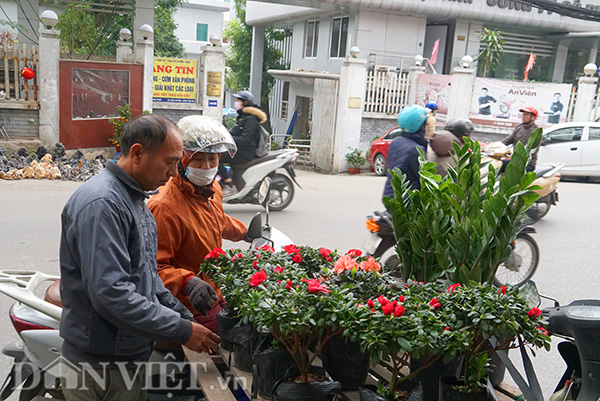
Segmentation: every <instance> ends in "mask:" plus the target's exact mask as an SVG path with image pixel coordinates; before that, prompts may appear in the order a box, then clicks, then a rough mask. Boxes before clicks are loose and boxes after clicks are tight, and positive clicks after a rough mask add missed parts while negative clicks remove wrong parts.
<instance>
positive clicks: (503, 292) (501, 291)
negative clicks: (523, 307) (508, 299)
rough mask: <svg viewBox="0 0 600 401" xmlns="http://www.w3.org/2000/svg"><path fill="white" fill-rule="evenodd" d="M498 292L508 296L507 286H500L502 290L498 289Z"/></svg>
mask: <svg viewBox="0 0 600 401" xmlns="http://www.w3.org/2000/svg"><path fill="white" fill-rule="evenodd" d="M498 292H499V293H502V295H506V286H505V285H503V286H500V288H498Z"/></svg>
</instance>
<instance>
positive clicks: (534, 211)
mask: <svg viewBox="0 0 600 401" xmlns="http://www.w3.org/2000/svg"><path fill="white" fill-rule="evenodd" d="M550 206H551V203H550V199H548V200H545V201H543V202H535V203H534V204H533V205H532V206H531V207H530V208H529V209H527V211H526V212H525V213H527V216H529V218H531V219H533V220H539V219H541V218H542V217H544V216H545V215H547V214H548V212H549V211H550Z"/></svg>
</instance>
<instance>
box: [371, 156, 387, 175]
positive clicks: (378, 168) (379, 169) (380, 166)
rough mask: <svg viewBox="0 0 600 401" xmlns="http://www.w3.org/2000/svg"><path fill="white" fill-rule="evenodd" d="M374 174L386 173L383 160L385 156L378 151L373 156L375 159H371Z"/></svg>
mask: <svg viewBox="0 0 600 401" xmlns="http://www.w3.org/2000/svg"><path fill="white" fill-rule="evenodd" d="M373 164H374V165H375V166H374V169H375V174H377V175H385V174H386V173H387V162H386V161H385V157H383V155H382V154H381V153H380V154H378V155H377V156H375V160H373Z"/></svg>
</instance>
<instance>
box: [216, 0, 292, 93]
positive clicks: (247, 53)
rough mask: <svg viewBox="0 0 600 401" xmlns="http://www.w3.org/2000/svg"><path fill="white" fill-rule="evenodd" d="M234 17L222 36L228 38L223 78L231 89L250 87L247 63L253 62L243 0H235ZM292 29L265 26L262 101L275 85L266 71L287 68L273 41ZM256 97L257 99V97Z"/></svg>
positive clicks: (248, 65)
mask: <svg viewBox="0 0 600 401" xmlns="http://www.w3.org/2000/svg"><path fill="white" fill-rule="evenodd" d="M235 17H236V18H235V19H232V20H231V21H230V22H229V24H228V25H227V27H226V28H225V37H226V38H227V40H228V42H229V44H230V45H229V49H228V50H227V53H226V62H225V64H226V66H227V67H228V69H227V71H226V74H225V82H226V83H227V86H229V87H230V88H231V89H233V90H234V91H239V90H244V89H248V88H249V87H250V65H251V62H252V27H251V26H249V25H248V24H246V0H235ZM290 35H291V32H289V31H287V30H283V29H275V28H266V29H265V47H264V56H263V73H262V86H261V100H260V101H261V103H263V104H264V103H267V101H268V97H269V94H270V93H271V91H272V90H273V85H275V78H273V77H272V76H271V75H269V74H268V73H267V70H269V69H277V70H281V69H287V68H288V66H287V65H285V64H284V63H283V62H282V53H281V51H280V50H279V49H277V48H276V47H275V45H274V42H276V41H281V40H284V39H285V38H286V37H288V36H290ZM257 100H258V99H257Z"/></svg>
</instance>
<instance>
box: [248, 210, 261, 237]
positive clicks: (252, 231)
mask: <svg viewBox="0 0 600 401" xmlns="http://www.w3.org/2000/svg"><path fill="white" fill-rule="evenodd" d="M246 236H247V237H248V238H249V239H251V240H253V241H254V240H255V239H258V238H260V237H262V217H261V215H260V212H258V213H256V214H255V215H254V217H252V220H251V221H250V224H249V225H248V232H247V233H246Z"/></svg>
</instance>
